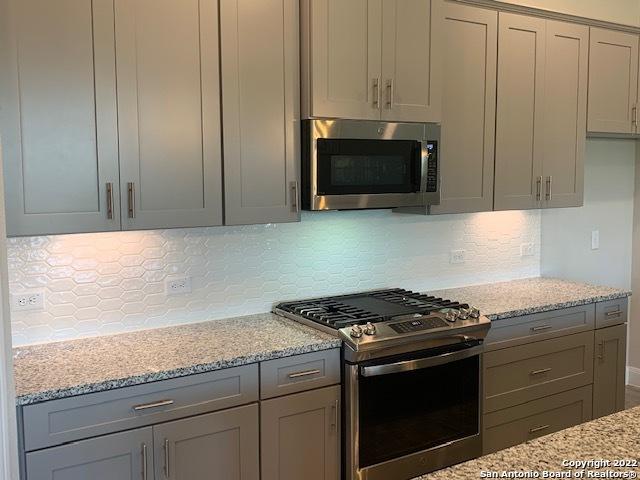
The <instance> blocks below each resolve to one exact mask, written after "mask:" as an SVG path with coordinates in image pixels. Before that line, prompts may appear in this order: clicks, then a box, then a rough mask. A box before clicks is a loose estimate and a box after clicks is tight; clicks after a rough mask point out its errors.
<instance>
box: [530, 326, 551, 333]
mask: <svg viewBox="0 0 640 480" xmlns="http://www.w3.org/2000/svg"><path fill="white" fill-rule="evenodd" d="M550 328H553V325H540V326H539V327H531V331H532V332H543V331H545V330H549V329H550Z"/></svg>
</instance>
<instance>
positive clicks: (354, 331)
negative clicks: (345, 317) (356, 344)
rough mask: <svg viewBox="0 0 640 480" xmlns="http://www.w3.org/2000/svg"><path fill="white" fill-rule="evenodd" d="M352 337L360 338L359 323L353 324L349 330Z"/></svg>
mask: <svg viewBox="0 0 640 480" xmlns="http://www.w3.org/2000/svg"><path fill="white" fill-rule="evenodd" d="M349 335H351V336H352V337H353V338H360V337H361V336H362V327H361V326H360V325H354V326H353V327H351V331H350V332H349Z"/></svg>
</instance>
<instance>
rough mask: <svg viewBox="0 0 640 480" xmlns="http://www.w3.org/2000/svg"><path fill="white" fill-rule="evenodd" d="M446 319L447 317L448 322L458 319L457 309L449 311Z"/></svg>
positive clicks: (445, 316) (445, 317)
mask: <svg viewBox="0 0 640 480" xmlns="http://www.w3.org/2000/svg"><path fill="white" fill-rule="evenodd" d="M444 319H445V320H446V321H447V322H451V323H454V322H455V321H456V320H457V319H458V315H457V314H456V311H455V310H451V311H448V312H447V313H446V314H445V315H444Z"/></svg>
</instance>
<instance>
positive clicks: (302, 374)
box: [289, 369, 320, 378]
mask: <svg viewBox="0 0 640 480" xmlns="http://www.w3.org/2000/svg"><path fill="white" fill-rule="evenodd" d="M318 373H320V370H317V369H316V370H305V371H304V372H296V373H290V374H289V378H300V377H308V376H309V375H317V374H318Z"/></svg>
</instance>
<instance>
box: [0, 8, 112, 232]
mask: <svg viewBox="0 0 640 480" xmlns="http://www.w3.org/2000/svg"><path fill="white" fill-rule="evenodd" d="M7 8H8V12H9V14H8V18H7V19H5V22H3V24H4V26H6V27H7V29H8V30H9V31H7V32H4V36H5V42H3V45H2V48H1V49H0V50H1V51H0V54H1V56H2V61H1V64H0V103H1V104H2V106H3V108H2V115H1V116H0V133H1V134H2V139H3V144H4V145H3V148H4V163H5V165H4V170H5V177H6V181H5V186H6V204H7V206H6V208H7V233H8V234H9V235H38V234H56V233H72V232H93V231H102V230H119V229H120V215H119V211H118V209H119V202H118V139H117V134H116V128H117V119H116V88H115V60H114V56H115V50H114V39H113V0H94V1H90V0H60V1H56V2H50V1H47V0H11V1H10V2H9V3H8V4H7ZM107 184H110V185H111V186H112V189H111V194H112V198H113V203H110V202H109V200H108V198H109V195H108V187H107ZM109 206H111V208H110V209H109ZM110 212H111V213H110Z"/></svg>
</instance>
